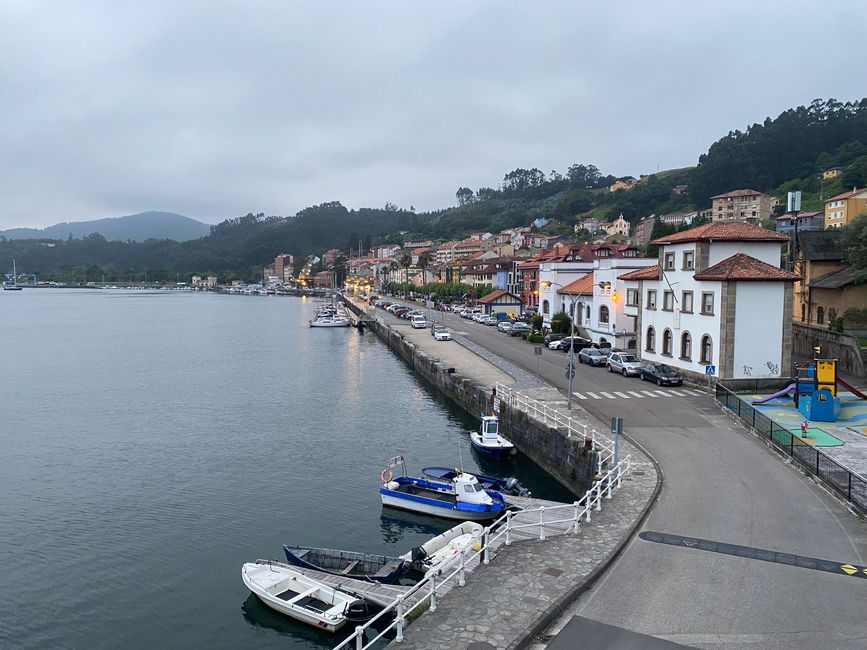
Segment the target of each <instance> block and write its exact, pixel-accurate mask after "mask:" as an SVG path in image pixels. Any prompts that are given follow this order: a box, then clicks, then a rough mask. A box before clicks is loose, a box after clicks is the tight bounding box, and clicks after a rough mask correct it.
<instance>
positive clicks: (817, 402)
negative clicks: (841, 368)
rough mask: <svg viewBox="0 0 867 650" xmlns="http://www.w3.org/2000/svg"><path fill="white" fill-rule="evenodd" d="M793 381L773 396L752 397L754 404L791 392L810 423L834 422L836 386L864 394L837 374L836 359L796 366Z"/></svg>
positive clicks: (837, 398)
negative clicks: (795, 374) (795, 375)
mask: <svg viewBox="0 0 867 650" xmlns="http://www.w3.org/2000/svg"><path fill="white" fill-rule="evenodd" d="M796 371H797V377H796V379H795V383H793V384H789V385H788V386H786V387H785V388H784V389H783V390H780V391H777V392H776V393H774V394H772V395H768V396H767V397H763V398H761V399H755V400H753V401H752V403H753V404H765V403H766V402H769V401H771V400H772V399H775V398H777V397H782V396H784V395H792V396H793V398H794V400H795V406H797V407H798V411H800V413H801V415H803V416H804V417H805V418H806V419H807V420H810V421H812V422H836V421H837V418H838V417H840V407H841V406H840V398H839V397H837V386H838V385H839V386H842V387H843V388H845V389H846V390H848V391H849V392H850V393H852V394H853V395H855V396H856V397H860V398H861V399H867V395H865V394H864V393H862V392H861V391H859V390H857V389H856V388H853V387H852V386H850V385H849V384H847V383H846V382H845V381H843V379H841V378H840V377H838V376H837V360H836V359H815V360H814V361H813V363H810V364H808V365H806V366H797V367H796Z"/></svg>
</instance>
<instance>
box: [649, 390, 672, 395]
mask: <svg viewBox="0 0 867 650" xmlns="http://www.w3.org/2000/svg"><path fill="white" fill-rule="evenodd" d="M653 392H654V393H656V394H657V395H662V396H663V397H672V396H671V395H669V394H668V393H666V392H665V391H664V390H655V391H653Z"/></svg>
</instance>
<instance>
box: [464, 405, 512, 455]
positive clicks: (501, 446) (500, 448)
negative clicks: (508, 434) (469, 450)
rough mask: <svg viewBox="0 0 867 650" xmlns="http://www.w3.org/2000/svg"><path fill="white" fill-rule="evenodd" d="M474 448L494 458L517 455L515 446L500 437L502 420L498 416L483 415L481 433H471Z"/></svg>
mask: <svg viewBox="0 0 867 650" xmlns="http://www.w3.org/2000/svg"><path fill="white" fill-rule="evenodd" d="M470 442H472V443H473V448H474V449H476V450H477V451H480V452H481V453H483V454H488V455H489V456H493V457H494V458H502V457H503V456H508V455H510V454H514V453H515V451H516V450H515V445H513V444H512V443H511V442H509V441H508V440H506V439H505V438H504V437H503V436H501V435H500V420H499V418H498V417H497V416H496V415H482V426H481V427H480V428H479V431H470Z"/></svg>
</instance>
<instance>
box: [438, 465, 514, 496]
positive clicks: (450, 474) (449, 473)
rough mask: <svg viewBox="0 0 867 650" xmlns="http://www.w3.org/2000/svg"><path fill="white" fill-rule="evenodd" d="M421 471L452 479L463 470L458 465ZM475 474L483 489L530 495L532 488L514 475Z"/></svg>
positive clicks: (441, 478) (445, 479) (446, 479)
mask: <svg viewBox="0 0 867 650" xmlns="http://www.w3.org/2000/svg"><path fill="white" fill-rule="evenodd" d="M421 472H422V474H424V475H425V476H427V477H428V478H436V479H440V480H441V481H451V480H453V479H454V478H455V476H457V475H458V474H460V473H461V470H459V469H457V468H456V467H455V468H452V467H425V468H424V469H422V470H421ZM474 476H475V477H476V478H477V479H478V481H479V483H481V485H482V489H483V490H496V491H497V492H502V493H503V494H511V495H514V496H517V497H528V496H530V490H528V489H527V488H525V487H524V486H523V485H521V484H520V483H519V482H518V479H516V478H515V477H514V476H510V477H509V478H494V477H493V476H482V475H481V474H475V475H474Z"/></svg>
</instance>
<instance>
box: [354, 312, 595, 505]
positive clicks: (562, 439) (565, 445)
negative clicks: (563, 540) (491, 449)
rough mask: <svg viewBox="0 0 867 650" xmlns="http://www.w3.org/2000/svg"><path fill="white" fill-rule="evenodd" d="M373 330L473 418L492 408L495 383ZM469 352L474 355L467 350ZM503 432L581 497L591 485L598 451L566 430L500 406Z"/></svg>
mask: <svg viewBox="0 0 867 650" xmlns="http://www.w3.org/2000/svg"><path fill="white" fill-rule="evenodd" d="M346 305H347V307H348V308H349V309H350V310H352V311H353V313H355V314H357V315H359V316H366V315H367V314H366V313H365V312H364V311H363V310H362V309H361V308H359V306H358V305H355V304H354V303H353V302H352V301H350V300H347V301H346ZM365 324H367V325H368V326H369V327H370V329H371V330H373V332H374V333H375V334H376V335H377V336H378V337H379V338H380V339H382V340H383V341H384V342H385V343H386V345H388V347H389V348H390V349H391V350H392V351H393V352H395V353H396V354H397V355H398V356H399V357H400V358H401V359H403V360H404V361H405V362H406V363H407V364H408V365H409V366H410V367H411V368H412V369H413V370H414V371H415V372H416V373H417V374H418V375H419V376H420V377H422V378H423V379H425V380H426V381H428V382H429V383H431V384H432V385H433V386H434V387H435V388H436V389H437V390H439V391H440V392H442V393H443V394H444V395H446V397H449V398H451V399H452V400H454V401H455V402H457V403H458V405H460V406H461V407H462V408H463V409H464V410H466V411H467V412H468V413H470V414H471V415H472V416H473V417H476V418H478V417H479V415H480V414H481V413H490V412H491V411H492V410H493V391H492V388H491V387H488V386H483V385H481V384H478V383H476V382H474V381H472V380H471V379H468V378H467V377H463V376H461V375H460V374H459V373H457V372H450V370H454V369H450V368H449V367H447V366H445V365H444V364H443V363H441V362H440V361H439V360H438V359H435V358H434V357H432V356H430V355H429V354H427V353H426V352H424V351H423V350H421V349H420V348H419V346H417V345H416V344H414V343H412V342H410V341H408V340H407V339H406V337H404V335H403V334H401V333H400V332H399V331H398V330H397V329H395V328H393V327H391V326H389V325H388V324H387V323H385V322H384V320H382V319H379V320H367V319H365ZM466 354H468V355H472V354H474V353H473V352H471V351H470V350H466ZM499 416H500V426H501V430H502V432H503V433H504V434H505V435H506V436H507V437H508V438H509V440H511V441H512V443H513V444H514V445H515V446H516V447H517V448H518V449H519V450H520V451H521V452H522V453H524V454H525V455H526V456H528V457H529V458H531V459H532V460H533V461H534V462H535V463H536V464H537V465H539V466H540V467H542V469H544V470H545V471H546V472H548V473H549V474H551V475H552V476H554V477H555V478H556V479H557V480H558V481H560V483H562V484H563V485H564V486H566V487H567V488H568V489H569V490H571V491H572V492H573V493H574V494H575V495H583V494H584V492H586V491H587V489H588V488H589V487H590V486H591V484H592V480H593V477H594V475H595V474H596V470H597V465H598V453H597V452H595V451H591V450H589V449H586V448H585V445H584V441H583V440H579V439H575V438H567V437H566V432H563V431H559V430H558V429H554V428H552V427H549V426H546V425H545V424H543V423H541V422H539V421H537V420H535V419H532V418H530V417H529V416H527V414H526V413H523V412H522V411H519V410H516V409H514V408H510V407H505V406H504V407H502V408H501V410H500V413H499Z"/></svg>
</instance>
